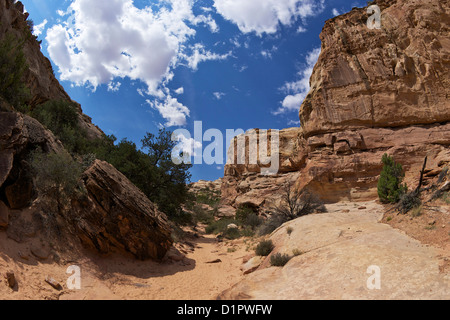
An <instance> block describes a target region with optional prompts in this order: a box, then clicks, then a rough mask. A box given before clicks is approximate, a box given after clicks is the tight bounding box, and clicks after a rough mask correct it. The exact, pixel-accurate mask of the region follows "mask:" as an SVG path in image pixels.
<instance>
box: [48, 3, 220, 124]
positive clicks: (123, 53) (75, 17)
mask: <svg viewBox="0 0 450 320" xmlns="http://www.w3.org/2000/svg"><path fill="white" fill-rule="evenodd" d="M193 3H194V1H192V0H165V1H161V2H159V3H158V4H157V5H155V4H153V5H149V6H148V7H145V8H142V9H140V8H137V7H136V6H134V3H133V0H96V1H91V0H73V1H72V3H71V4H70V6H69V8H68V10H67V11H66V12H59V15H60V16H61V17H64V21H63V22H60V23H59V24H56V25H54V26H52V27H51V28H50V29H48V31H47V36H46V40H47V42H48V52H49V54H50V57H51V59H52V60H53V62H54V63H55V64H56V65H57V66H58V68H59V72H60V79H61V80H66V81H70V82H72V84H74V85H77V86H90V87H91V88H92V89H93V90H96V88H97V87H98V86H100V85H109V86H108V90H111V91H116V89H117V90H118V89H119V87H117V86H116V87H114V86H112V84H117V83H119V82H117V80H116V79H117V78H125V77H128V78H130V79H131V80H139V81H142V82H143V83H145V85H146V90H142V89H140V90H141V91H140V94H141V95H143V94H146V95H149V96H152V97H153V98H154V99H156V100H155V101H154V102H152V103H153V106H154V108H155V109H157V110H158V111H159V112H161V115H162V116H163V117H164V118H165V119H166V120H168V122H167V123H168V124H172V125H175V124H180V123H185V122H186V121H185V118H186V116H188V115H189V112H188V111H189V110H188V109H187V107H185V106H183V105H181V104H180V103H179V102H178V101H177V100H176V99H173V98H172V97H171V96H170V95H169V90H168V89H167V84H168V82H169V81H170V80H172V78H173V69H174V68H175V67H176V66H177V65H178V64H180V63H181V62H184V61H187V63H188V65H189V66H190V67H191V68H193V69H194V70H195V69H197V68H198V64H199V63H201V62H203V61H207V60H220V59H224V58H226V56H222V55H216V54H214V53H211V52H209V51H207V50H206V49H205V48H204V47H201V46H200V47H196V50H194V52H193V54H192V55H188V54H186V53H185V52H184V51H185V50H186V45H185V44H186V42H187V41H188V40H189V39H192V38H193V36H194V35H195V34H196V31H195V29H193V26H198V25H201V24H204V25H206V26H207V27H209V29H210V30H211V31H212V32H217V31H218V26H217V24H216V23H215V21H214V20H213V18H212V17H211V16H210V15H208V16H205V15H197V16H195V15H194V14H193V12H192V6H193ZM158 100H159V101H158ZM171 112H174V114H171Z"/></svg>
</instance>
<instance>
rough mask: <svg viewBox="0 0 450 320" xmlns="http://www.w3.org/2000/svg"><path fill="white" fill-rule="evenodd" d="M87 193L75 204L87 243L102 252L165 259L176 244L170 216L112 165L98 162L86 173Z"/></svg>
mask: <svg viewBox="0 0 450 320" xmlns="http://www.w3.org/2000/svg"><path fill="white" fill-rule="evenodd" d="M83 182H84V186H85V188H86V191H87V195H86V197H85V198H84V199H83V200H77V201H74V203H73V208H74V209H73V212H72V214H73V220H74V223H75V228H76V232H77V235H78V236H79V238H80V239H81V240H82V242H83V243H85V244H86V245H88V246H89V247H92V248H94V249H96V250H97V251H99V252H100V253H105V254H107V253H111V252H116V251H117V252H127V253H131V254H132V255H134V256H135V257H136V258H137V259H140V260H146V259H157V260H161V259H162V258H164V256H165V255H166V253H167V251H168V250H169V249H170V248H171V246H172V243H173V241H172V238H171V228H170V226H169V223H168V220H167V217H166V215H165V214H164V213H162V212H160V211H159V210H158V209H157V207H156V206H155V205H154V204H153V203H152V202H151V201H150V200H149V199H148V198H147V197H146V196H145V195H144V194H143V193H142V192H141V191H140V190H139V189H138V188H137V187H136V186H134V185H133V184H132V183H131V182H130V181H129V180H128V179H127V178H126V177H125V176H124V175H123V174H121V173H120V172H119V171H118V170H116V169H115V168H114V167H113V166H112V165H110V164H108V163H106V162H103V161H99V160H97V161H95V162H94V164H93V165H92V166H91V167H90V168H89V169H88V170H87V171H86V172H85V173H84V176H83Z"/></svg>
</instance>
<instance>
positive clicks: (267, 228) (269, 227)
mask: <svg viewBox="0 0 450 320" xmlns="http://www.w3.org/2000/svg"><path fill="white" fill-rule="evenodd" d="M286 222H288V219H287V218H286V217H285V216H282V215H273V216H271V217H270V218H268V219H267V220H266V221H265V222H263V223H262V224H261V225H260V226H259V228H258V230H257V233H258V234H259V235H260V236H265V235H268V234H271V233H272V232H274V231H275V230H276V229H278V228H279V227H281V226H282V225H283V224H284V223H286Z"/></svg>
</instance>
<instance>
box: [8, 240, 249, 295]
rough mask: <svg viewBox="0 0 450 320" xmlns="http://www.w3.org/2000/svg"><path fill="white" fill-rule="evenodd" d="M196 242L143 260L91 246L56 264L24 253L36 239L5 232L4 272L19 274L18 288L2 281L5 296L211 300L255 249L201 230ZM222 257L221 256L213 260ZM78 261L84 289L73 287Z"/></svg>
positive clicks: (237, 275)
mask: <svg viewBox="0 0 450 320" xmlns="http://www.w3.org/2000/svg"><path fill="white" fill-rule="evenodd" d="M191 243H192V244H193V245H194V247H195V249H194V250H190V252H188V253H187V254H186V256H185V258H184V260H182V261H177V262H175V261H170V260H169V261H165V262H163V263H157V262H153V261H146V262H141V261H136V260H133V259H129V258H126V257H121V256H110V257H98V256H96V255H94V254H91V253H89V252H88V253H85V257H83V258H81V259H78V260H76V261H62V262H60V264H55V263H52V264H50V263H45V262H42V261H39V259H37V258H35V257H34V256H33V255H31V254H29V255H28V256H27V259H28V260H24V259H23V258H20V255H22V256H23V255H24V254H23V252H29V250H30V247H31V246H35V245H36V244H35V243H32V242H28V243H26V244H18V243H16V242H14V241H12V240H10V239H8V238H7V237H6V235H5V234H4V233H2V232H0V273H1V274H2V275H3V274H4V273H5V272H7V271H9V270H12V271H14V273H15V275H16V278H17V280H18V287H16V288H15V289H14V290H12V289H10V288H8V287H7V286H6V284H5V283H4V282H2V283H1V284H0V299H2V300H4V299H18V300H20V299H60V300H111V299H113V300H124V299H125V300H126V299H130V300H211V299H215V298H216V297H217V296H218V295H219V294H220V293H221V292H222V291H224V290H226V289H227V288H229V287H230V286H232V285H234V284H235V283H237V282H239V281H240V280H241V279H242V278H243V276H242V272H241V271H240V270H239V268H240V266H241V264H242V258H243V257H244V256H246V255H248V254H249V252H247V251H246V245H244V243H243V240H239V241H237V242H236V241H235V242H224V243H218V242H217V240H216V239H215V238H214V237H212V236H201V237H200V238H198V239H194V240H192V241H191ZM19 252H20V254H19ZM217 259H220V260H221V262H220V263H208V262H211V261H214V260H217ZM72 265H76V266H79V267H80V270H81V289H80V290H68V289H67V285H66V282H67V279H68V278H69V277H70V274H66V271H67V268H68V267H69V266H72ZM48 275H49V276H51V277H53V278H54V279H55V280H57V281H58V282H59V283H60V284H61V285H62V286H63V288H64V290H62V291H56V290H55V289H53V288H52V287H50V286H49V285H48V284H47V283H45V278H46V277H47V276H48ZM2 278H3V276H2ZM2 280H3V279H2Z"/></svg>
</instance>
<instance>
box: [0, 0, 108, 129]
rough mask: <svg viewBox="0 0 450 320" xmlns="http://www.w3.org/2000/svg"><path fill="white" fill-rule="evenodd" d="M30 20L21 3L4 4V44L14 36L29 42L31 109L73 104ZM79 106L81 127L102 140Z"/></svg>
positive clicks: (0, 22) (0, 6) (1, 0)
mask: <svg viewBox="0 0 450 320" xmlns="http://www.w3.org/2000/svg"><path fill="white" fill-rule="evenodd" d="M28 16H29V14H28V13H24V6H23V4H22V3H21V2H20V1H18V2H16V3H15V4H13V3H12V1H11V0H0V41H1V40H3V39H4V37H5V36H6V35H10V34H12V35H14V37H15V38H17V39H25V38H26V39H27V40H26V41H25V43H24V47H23V52H24V54H25V58H26V62H27V64H28V70H27V71H26V72H25V75H24V82H25V85H26V87H27V88H29V90H30V93H31V99H30V101H29V104H30V106H31V107H32V108H33V107H35V106H37V105H39V104H42V103H45V102H47V101H49V100H57V101H61V100H62V101H67V102H73V101H72V99H71V98H70V97H69V95H68V94H67V93H66V91H65V90H64V88H63V87H62V86H61V84H60V83H59V82H58V80H57V79H56V78H55V75H54V71H53V68H52V65H51V63H50V61H49V60H48V59H47V58H46V57H45V56H44V55H43V54H42V52H41V46H40V44H39V42H38V41H37V40H36V39H35V37H34V36H32V35H31V34H30V30H29V27H28V25H27V19H28ZM77 106H78V110H79V119H80V125H81V127H82V128H84V129H85V130H86V132H87V134H88V135H89V136H91V137H101V136H102V134H103V132H102V131H101V130H100V129H99V128H98V127H96V126H95V125H93V124H92V122H91V118H89V117H88V116H86V115H84V114H83V113H82V110H81V106H80V105H79V104H77Z"/></svg>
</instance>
